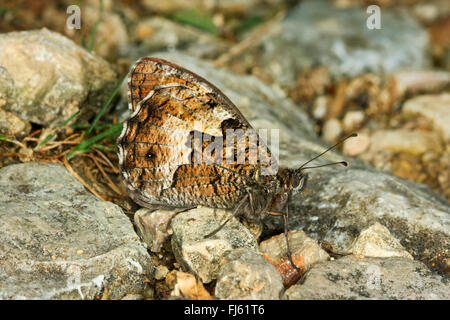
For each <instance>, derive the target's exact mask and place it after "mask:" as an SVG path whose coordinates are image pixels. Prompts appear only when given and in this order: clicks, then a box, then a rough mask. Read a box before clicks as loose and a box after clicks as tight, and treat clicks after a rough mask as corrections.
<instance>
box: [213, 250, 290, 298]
mask: <svg viewBox="0 0 450 320" xmlns="http://www.w3.org/2000/svg"><path fill="white" fill-rule="evenodd" d="M282 290H283V283H282V279H281V276H280V274H279V273H278V271H277V270H276V269H275V268H274V266H273V265H272V264H271V263H270V262H268V261H267V260H266V259H264V258H263V257H262V255H261V254H260V253H258V252H255V251H254V250H249V249H246V248H239V249H234V250H232V251H230V252H228V253H227V254H226V255H225V256H224V258H223V259H222V260H221V262H220V271H219V275H218V277H217V283H216V288H215V296H216V298H219V299H227V300H273V299H279V298H280V294H281V291H282Z"/></svg>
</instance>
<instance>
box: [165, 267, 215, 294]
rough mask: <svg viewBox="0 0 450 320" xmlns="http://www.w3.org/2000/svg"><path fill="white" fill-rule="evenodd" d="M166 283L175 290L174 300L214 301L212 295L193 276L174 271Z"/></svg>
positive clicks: (168, 276) (173, 291)
mask: <svg viewBox="0 0 450 320" xmlns="http://www.w3.org/2000/svg"><path fill="white" fill-rule="evenodd" d="M166 283H167V284H168V285H169V286H170V287H171V288H173V290H172V292H171V293H170V295H171V297H172V298H182V299H189V300H212V297H211V295H210V294H209V292H208V291H206V289H205V288H204V287H203V284H202V282H201V281H199V280H198V279H197V278H196V277H195V276H193V275H192V274H189V273H186V272H181V271H176V270H173V271H172V272H170V273H169V274H168V275H167V277H166Z"/></svg>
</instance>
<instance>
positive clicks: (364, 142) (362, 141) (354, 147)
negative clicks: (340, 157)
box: [342, 132, 370, 156]
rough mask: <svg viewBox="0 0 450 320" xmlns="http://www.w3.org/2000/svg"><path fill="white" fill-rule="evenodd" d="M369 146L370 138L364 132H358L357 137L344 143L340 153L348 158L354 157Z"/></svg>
mask: <svg viewBox="0 0 450 320" xmlns="http://www.w3.org/2000/svg"><path fill="white" fill-rule="evenodd" d="M369 146H370V137H369V136H368V134H367V133H365V132H358V136H357V137H355V138H352V139H348V140H345V141H344V144H343V146H342V152H343V153H344V154H346V155H348V156H356V155H358V154H362V153H363V152H365V151H366V150H367V149H368V148H369Z"/></svg>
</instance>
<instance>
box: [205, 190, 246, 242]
mask: <svg viewBox="0 0 450 320" xmlns="http://www.w3.org/2000/svg"><path fill="white" fill-rule="evenodd" d="M247 199H248V194H246V195H245V196H244V198H242V200H241V201H240V202H239V204H238V205H237V206H236V208H234V210H233V214H232V215H231V216H229V217H228V219H227V220H225V222H224V223H222V224H221V225H220V226H219V227H218V228H217V229H216V230H214V231H213V232H211V233H209V234H207V235H206V236H205V238H210V237H212V236H213V235H215V234H216V233H217V232H219V231H220V230H221V229H222V228H223V227H224V226H225V225H226V224H227V223H228V221H230V220H231V219H232V218H233V217H236V216H237V215H238V212H239V209H240V208H241V207H242V205H243V204H244V203H245V201H247Z"/></svg>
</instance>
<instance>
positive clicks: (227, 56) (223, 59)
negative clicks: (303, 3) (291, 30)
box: [213, 10, 286, 67]
mask: <svg viewBox="0 0 450 320" xmlns="http://www.w3.org/2000/svg"><path fill="white" fill-rule="evenodd" d="M285 15H286V11H285V10H282V11H280V12H278V13H277V14H276V15H275V17H273V18H272V19H270V20H269V21H267V22H266V23H265V24H264V25H262V26H261V27H259V28H257V29H256V30H255V31H254V32H252V34H250V35H249V36H248V37H247V38H245V40H243V41H241V42H239V43H237V44H236V45H235V46H233V47H231V49H230V50H228V51H227V52H225V53H224V54H222V55H221V56H220V57H218V58H217V59H216V60H214V62H213V64H214V65H215V66H217V67H222V66H224V65H226V64H227V63H228V62H229V61H230V60H232V59H233V58H234V57H237V56H239V55H240V54H241V53H242V52H243V51H244V50H246V49H247V48H249V47H251V46H252V45H254V44H255V43H257V42H258V41H259V40H260V39H261V37H263V36H264V35H265V34H267V32H268V31H269V30H270V29H271V28H272V26H274V25H275V24H277V23H278V22H279V21H281V20H282V19H283V18H284V16H285Z"/></svg>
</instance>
